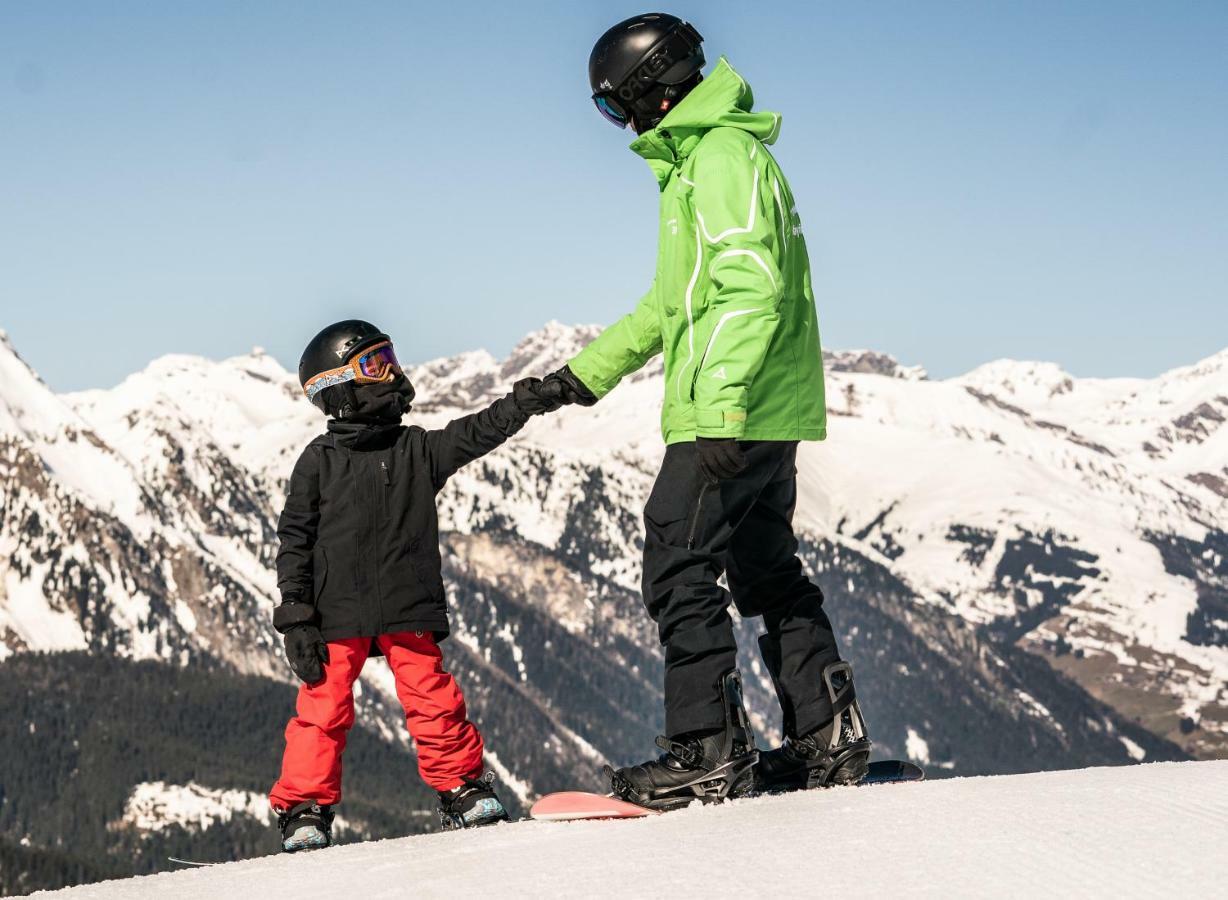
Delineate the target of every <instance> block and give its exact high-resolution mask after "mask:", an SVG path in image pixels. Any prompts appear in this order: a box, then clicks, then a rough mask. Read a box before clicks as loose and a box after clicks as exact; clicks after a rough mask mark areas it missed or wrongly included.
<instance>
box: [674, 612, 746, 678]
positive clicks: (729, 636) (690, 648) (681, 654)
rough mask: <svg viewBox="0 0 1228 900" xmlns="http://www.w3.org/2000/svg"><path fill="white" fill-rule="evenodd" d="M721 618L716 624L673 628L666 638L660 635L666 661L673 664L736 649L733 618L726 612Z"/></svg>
mask: <svg viewBox="0 0 1228 900" xmlns="http://www.w3.org/2000/svg"><path fill="white" fill-rule="evenodd" d="M723 619H724V621H722V622H719V623H716V624H711V625H697V626H694V627H690V628H678V629H675V630H673V631H672V632H671V633H670V634H669V636H668V640H666V639H665V636H662V640H661V643H662V644H663V645H664V646H665V648H666V650H665V660H666V663H667V664H670V665H675V664H678V663H682V662H685V661H687V660H690V659H697V658H700V657H704V656H707V655H709V654H711V653H716V652H720V651H723V650H728V649H730V648H733V649H734V650H736V649H737V646H738V644H737V640H736V639H735V638H734V636H733V620H732V619H730V618H729V614H728V613H724V614H723Z"/></svg>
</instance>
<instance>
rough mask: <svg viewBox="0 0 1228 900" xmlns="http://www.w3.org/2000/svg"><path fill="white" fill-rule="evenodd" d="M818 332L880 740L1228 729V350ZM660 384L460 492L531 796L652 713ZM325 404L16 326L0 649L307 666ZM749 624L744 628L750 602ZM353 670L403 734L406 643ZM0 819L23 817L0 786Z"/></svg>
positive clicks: (382, 725) (1178, 749) (817, 528)
mask: <svg viewBox="0 0 1228 900" xmlns="http://www.w3.org/2000/svg"><path fill="white" fill-rule="evenodd" d="M596 333H597V329H595V328H590V327H566V326H562V325H559V324H557V323H552V324H550V325H547V326H546V327H545V328H544V329H543V330H541V331H539V332H536V333H533V334H531V335H529V336H528V337H526V338H525V339H524V340H523V341H521V343H520V344H519V345H518V346H517V347H516V348H515V350H514V351H513V352H512V353H511V354H510V355H509V356H508V357H507V358H506V359H503V360H497V359H495V358H494V357H492V356H491V355H489V354H487V353H485V352H481V351H477V352H471V353H466V354H462V355H460V356H458V357H453V358H449V359H441V360H436V361H432V362H428V363H425V364H423V365H420V366H417V367H415V368H414V369H413V370H412V372H410V373H409V374H410V377H411V378H412V380H413V381H414V384H415V386H416V388H417V391H418V400H417V402H416V405H415V410H414V412H413V413H412V414H411V415H412V416H413V417H414V418H415V420H416V421H417V422H418V423H419V424H422V425H424V426H426V427H433V426H437V425H441V424H443V423H444V422H446V421H447V420H448V419H450V418H453V417H455V416H457V415H460V414H462V413H465V412H469V411H473V410H476V409H478V408H480V407H481V406H482V405H484V404H485V403H487V402H489V401H490V400H492V399H494V398H495V397H497V396H499V395H501V394H502V393H504V392H506V390H507V389H508V388H509V387H510V385H511V384H512V382H513V381H514V380H516V379H517V378H520V377H522V376H524V375H541V374H544V373H545V372H547V371H550V370H551V369H553V368H555V367H557V366H558V365H559V364H561V363H562V362H563V361H565V360H566V359H567V358H569V357H570V356H571V355H572V354H573V353H574V352H575V351H576V350H577V349H578V348H579V347H581V346H583V344H584V343H585V342H586V341H588V340H589V339H591V337H592V336H593V335H594V334H596ZM827 363H828V373H829V385H828V396H829V398H830V400H829V403H830V422H829V434H830V437H829V439H828V440H827V441H826V442H825V443H822V444H809V445H804V446H803V449H802V451H801V453H800V461H799V484H800V490H801V497H800V502H799V506H798V512H797V520H798V525H799V531H800V532H801V533H802V535H803V538H804V540H803V554H804V556H805V559H806V562H807V563H808V565H809V566H810V567H811V569H812V571H813V572H814V573H815V575H816V577H817V578H818V579H819V580H820V582H821V583H822V585H823V587H824V590H825V593H826V594H827V597H828V605H829V609H830V611H831V613H832V615H833V619H834V620H835V623H836V625H837V629H838V632H839V633H840V635H841V637H842V641H843V646H844V649H845V652H846V654H847V655H848V656H849V657H850V658H851V659H852V661H853V663H854V665H855V667H856V669H857V675H858V684H859V692H860V693H861V695H862V697H863V703H864V704H865V707H866V714H867V716H868V718H869V720H870V725H871V730H872V732H873V736H874V738H875V740H876V743H877V745H878V750H879V753H880V755H882V756H892V755H897V756H909V757H911V758H913V759H916V760H918V761H920V762H923V763H927V764H928V765H929V766H930V767H931V769H932V770H933V771H935V772H937V773H942V772H943V771H946V772H950V773H952V774H978V773H986V772H1014V771H1029V770H1037V769H1045V768H1053V767H1061V766H1074V765H1087V764H1094V763H1125V762H1130V761H1133V760H1142V759H1147V760H1153V759H1177V758H1183V757H1185V756H1187V755H1188V756H1193V757H1201V758H1209V757H1223V756H1228V686H1226V683H1228V560H1226V557H1228V531H1226V530H1225V528H1226V526H1225V522H1226V521H1228V516H1226V513H1228V427H1225V426H1224V421H1225V418H1226V417H1228V350H1226V351H1224V352H1222V353H1220V354H1218V355H1216V356H1214V357H1211V358H1209V359H1206V360H1203V361H1202V362H1200V363H1197V364H1195V365H1193V366H1189V367H1186V368H1182V369H1177V370H1174V371H1172V372H1168V373H1166V374H1164V375H1162V376H1160V377H1159V378H1156V379H1151V380H1142V379H1084V378H1075V377H1073V376H1070V375H1069V374H1067V373H1065V372H1063V371H1061V369H1059V368H1058V367H1057V366H1055V365H1052V364H1047V363H1025V362H1014V361H999V362H995V363H991V364H989V365H986V366H982V367H981V368H978V369H976V370H974V371H972V372H970V373H968V374H966V375H963V376H960V377H958V378H952V379H947V380H941V381H937V380H931V379H929V378H927V376H926V374H925V372H924V371H923V370H921V369H919V368H916V367H911V368H910V367H904V366H901V365H899V364H898V363H897V362H896V361H895V360H893V359H891V358H890V357H888V356H885V355H883V354H878V353H873V352H869V351H859V352H840V353H835V354H831V355H829V357H828V360H827ZM661 393H662V386H661V374H660V370H659V368H649V369H646V370H644V371H642V372H640V373H637V374H636V375H635V376H633V377H631V378H629V379H628V380H627V381H625V382H624V384H623V385H621V386H620V387H619V388H618V389H617V390H616V391H615V392H614V393H613V394H611V395H610V396H609V397H608V398H606V399H605V400H603V401H602V402H601V403H600V404H598V405H597V406H596V407H593V408H591V409H581V408H568V409H564V410H562V411H560V412H559V413H556V414H554V415H551V416H548V417H543V418H539V419H535V420H534V421H533V422H531V423H530V425H529V426H528V427H526V429H525V430H524V431H523V432H521V434H520V435H518V436H517V437H516V438H514V439H513V440H512V441H510V442H509V443H508V444H506V445H505V446H504V447H502V448H500V449H499V450H498V451H496V452H495V453H493V454H491V455H490V456H488V457H486V458H484V459H483V460H480V461H478V462H477V463H474V464H473V465H471V466H469V467H468V468H466V469H464V470H462V471H461V472H460V473H459V474H458V475H457V476H456V477H455V478H454V479H453V481H452V482H451V483H450V485H449V487H448V488H447V490H446V491H445V493H444V494H443V495H442V496H441V524H442V525H443V527H444V529H445V535H444V545H445V547H444V549H445V570H446V572H445V574H446V576H447V579H448V581H449V587H450V592H451V598H452V605H453V625H454V633H453V638H452V639H451V640H450V641H449V642H448V644H447V645H445V652H446V653H447V654H448V655H449V656H450V657H451V659H452V660H453V665H454V667H455V670H456V671H457V674H458V677H459V678H460V680H461V682H462V684H463V685H464V687H465V689H466V694H467V696H468V697H469V698H470V706H471V709H472V710H473V711H474V713H475V715H476V717H477V718H478V720H479V722H480V724H481V725H482V726H483V729H484V731H485V732H486V733H487V740H488V744H489V746H490V748H491V749H492V750H493V754H492V756H491V758H490V760H489V761H490V764H491V766H492V767H493V768H494V769H495V770H496V771H497V772H498V774H499V775H500V776H501V778H502V779H503V781H504V783H505V784H507V785H508V786H509V787H510V789H511V791H512V792H513V793H514V794H515V795H516V796H517V797H519V798H520V799H521V800H524V799H527V798H529V797H530V796H532V795H533V794H535V793H538V792H541V791H544V790H551V789H558V788H562V787H566V786H576V785H595V784H596V771H597V769H598V768H599V763H600V762H601V761H603V760H610V761H614V762H627V761H630V760H632V759H635V758H638V757H642V756H644V755H645V754H647V753H648V752H650V751H651V740H652V736H653V735H654V734H655V733H656V732H657V729H658V728H659V727H660V706H659V699H660V698H659V669H660V652H659V648H658V647H657V644H656V636H655V629H654V628H653V626H652V624H651V623H650V622H649V621H648V620H647V617H646V616H645V614H644V613H643V611H642V608H641V606H640V603H639V598H638V591H637V582H638V576H639V548H640V546H641V541H642V530H641V524H640V510H641V509H642V506H643V502H644V500H645V499H646V496H647V493H648V489H649V487H650V485H651V483H652V479H653V476H654V474H655V471H656V467H657V465H658V464H659V461H660V456H661V453H662V447H661V440H660V436H659V432H658V427H657V426H658V423H657V416H658V411H659V408H660V401H659V398H660V396H661ZM321 428H322V419H321V418H320V416H319V414H318V413H317V412H316V410H315V409H314V408H313V407H311V406H310V405H309V404H308V403H307V402H306V401H305V400H304V399H303V398H302V396H301V392H300V391H299V389H298V385H297V382H296V380H295V378H294V377H293V376H292V375H290V374H289V373H287V372H286V371H285V370H284V369H283V368H282V367H281V366H280V365H279V364H278V363H277V362H276V361H275V360H274V359H273V358H271V357H270V356H268V355H266V354H264V353H262V352H261V351H259V350H256V351H253V353H252V354H250V355H248V356H244V357H239V358H235V359H229V360H225V361H222V362H215V361H210V360H205V359H201V358H195V357H186V356H168V357H164V358H162V359H159V360H157V361H156V362H154V363H153V364H151V365H150V366H149V367H148V368H147V369H146V370H144V371H142V372H140V373H137V374H135V375H133V376H131V377H130V378H128V379H127V380H126V381H124V382H123V383H122V384H120V385H119V386H117V387H115V388H113V389H110V390H98V391H87V392H83V393H77V394H67V395H57V394H56V393H54V392H53V391H51V390H50V389H49V388H48V387H47V386H46V385H45V384H44V383H43V382H42V381H41V380H40V379H39V377H38V376H37V374H35V373H34V372H33V371H32V370H31V369H30V368H29V367H28V366H27V365H26V364H25V363H24V362H23V361H22V360H21V359H20V357H19V356H18V355H17V353H16V351H15V350H14V348H13V347H12V346H10V344H9V342H8V341H7V340H0V485H2V487H3V490H2V493H0V672H2V671H3V666H5V665H7V664H8V663H9V662H11V661H12V660H13V659H16V658H18V657H21V656H23V655H28V654H31V653H34V652H57V651H70V650H78V651H80V650H86V651H90V653H92V654H95V655H97V654H107V655H111V656H114V657H117V658H120V659H124V660H153V661H158V662H159V663H161V664H165V665H168V666H172V667H175V668H176V669H180V670H182V669H184V668H187V669H192V668H193V667H199V668H200V669H202V670H210V669H211V667H212V668H218V667H220V668H221V669H224V670H226V671H229V672H232V673H236V674H238V675H242V676H251V677H256V678H264V679H274V680H277V681H281V682H286V683H288V682H289V680H290V676H289V673H288V670H287V668H286V665H285V663H284V660H283V659H282V658H281V650H280V641H279V640H278V638H277V636H276V635H275V634H274V633H273V632H272V630H271V627H270V624H269V622H270V610H271V608H272V605H273V602H274V594H275V579H274V576H273V572H272V565H271V563H272V559H273V556H274V554H275V552H276V538H275V534H274V526H275V521H276V513H277V511H278V509H279V507H280V503H281V499H282V492H283V489H284V483H285V480H286V478H287V477H288V474H289V470H290V466H291V465H292V463H293V460H294V458H295V457H296V456H297V453H298V452H299V450H300V449H301V447H302V446H303V445H304V444H305V443H306V442H307V441H308V440H309V439H310V438H311V437H312V436H313V435H315V434H317V433H318V432H319V431H320V430H321ZM739 628H740V629H741V631H742V633H743V636H744V637H746V638H747V640H746V641H745V642H744V644H745V646H746V647H747V648H748V649H749V648H751V647H753V640H752V637H753V634H754V633H755V631H754V623H752V622H744V623H740V625H739ZM742 667H743V671H744V673H745V675H746V679H747V695H748V702H749V704H750V705H751V707H752V715H753V718H754V720H755V722H756V725H757V727H758V728H759V730H760V731H761V732H762V734H763V741H764V742H766V741H767V740H770V739H772V738H774V737H775V736H776V728H777V721H776V715H774V714H773V709H774V704H773V702H772V696H771V688H770V685H769V683H768V682H767V680H766V677H765V673H764V672H763V670H762V669H761V667H760V665H759V663H758V660H757V659H755V658H754V657H752V656H751V655H750V654H749V653H747V654H745V655H744V658H743V659H742ZM364 682H365V684H366V685H367V686H368V688H369V689H368V690H365V691H364V692H363V695H362V697H361V703H362V705H363V707H364V708H365V709H364V712H365V713H366V715H365V717H364V720H365V721H368V722H369V723H373V727H374V728H375V730H376V731H377V732H378V734H379V736H380V739H381V740H384V741H386V742H389V743H392V744H398V745H404V744H405V742H406V738H404V737H403V736H402V731H403V725H398V723H397V718H398V717H397V713H396V704H395V697H394V696H393V692H392V685H391V679H390V677H389V673H388V670H387V668H386V666H384V665H383V664H382V663H381V664H373V665H371V666H369V667H368V672H367V674H365V675H364ZM116 689H117V690H120V689H122V686H117V687H116ZM286 712H287V713H288V712H289V710H287V711H286ZM8 724H9V723H7V722H6V723H5V727H8ZM13 724H15V725H19V726H21V727H25V724H24V723H21V722H15V723H13ZM30 727H31V728H33V727H34V724H33V722H31V723H30ZM273 774H274V773H269V777H270V778H271V777H272V775H273ZM155 775H156V773H151V775H150V777H147V778H145V779H143V780H141V782H140V783H134V784H133V785H132V795H131V796H130V797H129V798H128V808H129V809H130V808H132V804H133V803H136V802H137V800H139V801H140V803H139V804H138V806H139V807H140V809H142V810H145V809H163V808H166V807H167V804H166V803H159V802H156V801H157V799H158V798H157V797H154V796H153V794H156V793H157V791H158V790H160V789H163V790H165V791H166V792H167V795H168V796H171V797H174V796H184V793H183V792H184V791H188V793H189V794H191V795H192V796H194V797H197V801H196V802H201V801H199V797H202V796H204V797H208V798H212V799H211V800H210V802H211V803H215V805H216V803H221V802H222V801H221V800H216V798H218V797H223V798H225V797H230V796H232V795H233V796H237V797H240V801H236V802H237V803H240V806H242V808H239V807H236V812H235V814H236V815H243V814H244V812H243V810H244V809H246V806H245V804H246V805H250V802H251V801H250V796H248V794H245V793H243V791H245V790H246V791H249V792H250V790H252V789H253V788H254V787H255V786H253V785H235V784H218V783H211V784H195V783H193V784H191V785H188V784H187V783H183V784H178V785H173V784H164V783H163V782H164V779H162V778H161V777H160V776H157V777H155ZM150 785H162V787H161V788H158V787H150ZM151 792H153V793H151ZM176 792H178V793H176ZM202 792H203V793H202ZM227 792H230V793H227ZM236 792H237V793H236ZM138 794H139V796H138ZM134 798H135V799H134ZM142 804H143V805H142ZM170 805H171V806H174V804H173V803H171V804H170ZM169 814H170V813H168V815H169ZM124 815H125V813H124V811H123V810H118V811H116V814H115V821H116V822H117V823H122V822H123V821H124ZM127 815H128V821H129V822H144V821H145V820H146V819H148V818H149V816H147V815H144V814H142V815H140V816H136V815H133V814H131V813H128V814H127ZM213 819H214V820H218V821H220V820H221V817H220V816H216V815H215V816H214V817H213ZM115 827H117V828H122V827H123V826H122V825H121V824H117V825H116V826H115ZM355 827H356V828H358V829H359V830H361V823H357V824H356V825H355ZM6 828H7V829H8V830H9V833H10V836H11V835H18V836H20V835H26V836H28V831H29V829H28V828H26V830H25V831H22V828H25V826H21V827H19V826H18V825H15V824H13V825H10V824H7V823H6V822H5V820H4V818H3V815H2V812H0V838H2V837H3V835H4V833H5V829H6ZM407 830H408V829H407Z"/></svg>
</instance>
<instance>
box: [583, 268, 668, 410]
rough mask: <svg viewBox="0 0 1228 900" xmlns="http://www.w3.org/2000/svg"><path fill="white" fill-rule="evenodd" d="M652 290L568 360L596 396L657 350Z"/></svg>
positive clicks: (657, 325) (658, 332)
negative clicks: (632, 309) (630, 310)
mask: <svg viewBox="0 0 1228 900" xmlns="http://www.w3.org/2000/svg"><path fill="white" fill-rule="evenodd" d="M655 290H656V287H655V285H654V286H653V288H651V289H649V291H648V293H647V294H645V295H644V296H643V297H642V298H641V299H640V302H639V303H638V304H636V307H635V310H634V312H631V313H628V314H627V315H625V316H623V317H622V318H621V319H619V320H618V321H617V322H615V323H614V324H613V325H611V326H610V327H609V328H607V329H605V331H603V332H601V334H599V335H597V337H596V338H594V339H593V340H592V341H591V342H590V343H589V345H588V346H587V347H585V348H584V349H583V350H581V351H580V352H579V353H578V354H576V356H575V358H574V359H572V360H571V361H570V362H569V363H568V366H570V367H571V371H572V372H573V373H574V374H575V376H576V377H577V378H579V379H580V380H581V381H582V382H584V386H585V387H587V388H588V389H589V390H590V391H592V392H593V393H594V394H596V395H597V397H599V398H600V397H604V396H605V395H606V394H608V393H609V392H610V391H612V390H614V388H615V386H616V385H617V384H618V382H620V381H622V379H623V378H625V377H626V376H627V375H630V374H631V373H632V372H634V371H636V370H637V369H640V368H642V367H643V366H644V364H645V363H646V362H648V360H650V359H652V358H653V357H654V356H656V355H657V354H658V353H660V352H661V324H660V320H659V319H658V318H657V306H656V299H655V297H654V293H655Z"/></svg>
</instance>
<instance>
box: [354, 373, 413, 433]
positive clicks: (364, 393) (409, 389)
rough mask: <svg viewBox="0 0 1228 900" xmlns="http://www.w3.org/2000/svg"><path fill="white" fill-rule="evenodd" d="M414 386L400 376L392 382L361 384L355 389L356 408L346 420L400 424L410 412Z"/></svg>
mask: <svg viewBox="0 0 1228 900" xmlns="http://www.w3.org/2000/svg"><path fill="white" fill-rule="evenodd" d="M413 399H414V386H413V385H412V384H410V383H409V379H408V378H406V377H405V376H404V375H401V374H398V375H397V376H396V377H395V378H393V379H392V380H391V381H383V382H380V383H379V384H360V385H356V386H355V387H354V406H353V409H352V411H351V412H350V414H349V415H347V416H346V417H345V418H346V420H347V421H351V422H370V423H372V424H385V423H390V422H399V421H401V417H402V416H404V415H405V414H406V413H407V412H409V410H410V404H411V403H412V402H413Z"/></svg>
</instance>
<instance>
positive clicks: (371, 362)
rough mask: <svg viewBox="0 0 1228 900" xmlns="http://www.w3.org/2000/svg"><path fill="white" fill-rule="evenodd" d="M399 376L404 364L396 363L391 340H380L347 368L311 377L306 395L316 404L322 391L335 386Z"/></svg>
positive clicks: (388, 379) (305, 390) (350, 362)
mask: <svg viewBox="0 0 1228 900" xmlns="http://www.w3.org/2000/svg"><path fill="white" fill-rule="evenodd" d="M400 374H401V364H400V363H399V362H397V354H396V351H394V350H393V349H392V341H381V342H380V343H378V344H373V345H372V346H370V347H368V348H367V349H366V350H363V351H362V352H361V353H359V354H358V355H357V356H355V357H354V358H353V359H351V360H350V361H349V362H348V363H346V364H345V365H344V366H339V367H338V368H336V369H328V370H327V371H324V372H321V373H320V374H319V375H315V376H313V377H311V378H309V379H308V380H307V383H306V384H305V385H303V393H304V394H306V395H307V399H308V400H311V401H312V402H313V403H314V402H315V399H316V395H317V394H319V393H320V391H322V390H324V389H325V388H330V387H332V386H333V385H335V384H345V382H347V381H353V382H355V383H357V384H378V383H379V382H381V381H392V379H393V378H395V377H396V376H397V375H400Z"/></svg>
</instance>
